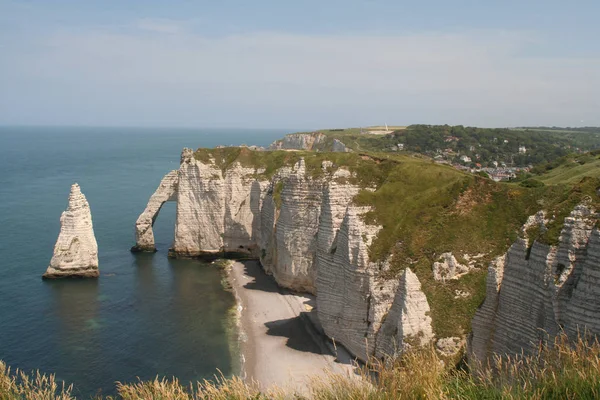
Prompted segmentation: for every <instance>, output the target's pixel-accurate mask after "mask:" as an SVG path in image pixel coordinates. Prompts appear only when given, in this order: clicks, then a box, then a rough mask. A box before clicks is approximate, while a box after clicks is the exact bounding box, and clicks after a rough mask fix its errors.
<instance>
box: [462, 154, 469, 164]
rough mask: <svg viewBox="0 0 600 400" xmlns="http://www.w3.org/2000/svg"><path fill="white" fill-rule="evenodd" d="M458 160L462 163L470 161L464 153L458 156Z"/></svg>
mask: <svg viewBox="0 0 600 400" xmlns="http://www.w3.org/2000/svg"><path fill="white" fill-rule="evenodd" d="M460 161H462V162H464V163H468V162H471V157H467V156H465V155H463V156H460Z"/></svg>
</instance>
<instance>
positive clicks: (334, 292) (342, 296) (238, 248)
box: [136, 139, 432, 360]
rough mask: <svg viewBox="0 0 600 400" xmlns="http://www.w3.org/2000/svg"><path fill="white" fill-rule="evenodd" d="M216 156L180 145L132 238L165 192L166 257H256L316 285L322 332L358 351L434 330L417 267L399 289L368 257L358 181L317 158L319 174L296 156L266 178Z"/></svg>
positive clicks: (308, 286) (145, 228)
mask: <svg viewBox="0 0 600 400" xmlns="http://www.w3.org/2000/svg"><path fill="white" fill-rule="evenodd" d="M315 140H317V139H315ZM219 165H220V164H219V163H218V162H217V160H214V159H209V160H208V161H200V160H197V159H195V157H194V152H193V151H192V150H190V149H184V151H183V153H182V156H181V166H180V168H179V170H178V171H177V176H176V177H175V176H174V174H173V172H171V173H170V174H168V175H167V176H166V177H165V178H164V179H163V182H162V183H161V185H160V186H159V189H158V190H157V192H156V193H155V194H154V195H153V197H152V198H151V200H150V201H149V205H148V206H147V208H146V210H145V211H144V213H143V214H142V215H141V216H140V218H139V219H138V224H136V237H137V238H138V240H139V241H138V243H137V245H136V246H137V247H138V248H146V249H153V248H154V240H153V237H152V236H151V234H149V233H148V232H150V233H151V226H152V222H153V221H154V219H155V218H156V214H157V212H158V211H159V210H160V206H161V205H162V204H163V203H164V201H167V200H169V199H176V200H177V218H176V226H175V240H174V243H173V248H172V251H171V252H170V254H171V255H172V256H176V257H194V256H201V255H204V254H215V253H219V252H244V253H247V254H250V255H253V256H257V257H259V258H260V261H261V264H262V266H263V268H264V270H265V271H266V272H267V273H269V274H272V275H273V277H274V278H275V280H276V281H277V283H278V284H279V285H280V286H283V287H286V288H289V289H292V290H295V291H301V292H310V293H316V294H317V312H318V316H319V320H320V322H321V324H322V326H323V329H324V331H325V333H326V334H327V335H328V336H330V337H331V338H333V339H334V340H335V341H336V342H337V343H340V344H342V345H344V346H345V347H347V348H348V349H349V350H350V351H351V352H352V353H353V354H354V355H355V356H357V357H358V358H360V359H362V360H367V359H368V358H369V357H370V356H372V355H374V354H375V349H376V346H377V343H378V341H380V340H383V341H382V343H386V346H388V347H391V346H397V345H398V344H401V345H402V344H403V343H405V341H404V339H405V336H404V335H410V336H415V335H417V334H418V335H420V337H422V338H423V340H424V341H427V340H429V339H431V337H432V335H431V321H430V319H429V317H428V316H426V313H427V312H428V309H429V306H428V305H427V300H426V299H425V295H424V294H423V293H422V292H421V291H420V284H419V283H418V280H416V276H415V275H414V274H412V272H410V271H408V272H406V273H405V275H404V276H403V277H402V279H401V280H400V282H403V283H401V287H402V288H401V290H402V293H400V292H398V294H397V291H396V289H397V288H398V284H399V282H398V280H395V279H384V278H383V277H382V273H383V272H385V270H386V268H387V263H374V262H371V261H370V260H369V255H368V247H369V246H370V245H371V243H372V241H373V240H374V238H375V237H376V235H377V233H378V232H379V231H380V230H381V227H379V226H374V225H369V224H367V223H365V221H364V218H363V217H364V214H365V213H366V212H367V211H369V208H368V207H358V206H356V205H354V204H352V200H353V198H354V197H355V196H356V194H358V193H359V191H360V190H361V188H359V187H358V186H355V185H353V184H350V183H348V181H349V180H350V179H351V178H352V173H351V172H350V171H349V170H347V169H344V168H339V167H336V166H335V165H334V164H333V163H332V162H330V161H324V162H323V163H322V166H321V171H319V173H318V174H315V173H309V172H307V169H306V164H305V161H304V159H300V160H299V161H298V162H296V163H295V165H292V166H282V167H281V168H279V169H278V170H277V171H275V172H274V173H273V174H272V175H271V176H269V177H268V178H267V177H266V176H265V175H264V170H259V169H256V168H249V167H245V166H242V165H241V164H240V163H239V162H237V161H236V162H233V163H232V164H229V165H227V167H226V168H222V167H220V166H219ZM313 172H314V171H313ZM173 190H174V192H173ZM398 296H400V297H398ZM395 297H396V298H397V299H399V300H397V302H398V305H397V306H396V307H397V308H400V309H399V310H398V311H397V312H394V313H392V314H391V315H389V316H388V318H387V320H386V323H387V324H389V325H390V326H391V327H392V328H391V329H390V333H389V334H386V335H387V336H389V337H387V336H386V337H385V339H381V338H379V337H378V335H379V333H380V327H381V325H382V323H383V321H384V319H385V317H386V315H388V312H389V311H390V307H392V303H394V298H395ZM397 326H401V327H402V330H401V331H400V332H397V331H396V330H395V328H394V327H397Z"/></svg>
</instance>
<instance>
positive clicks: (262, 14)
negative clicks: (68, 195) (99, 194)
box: [0, 0, 600, 129]
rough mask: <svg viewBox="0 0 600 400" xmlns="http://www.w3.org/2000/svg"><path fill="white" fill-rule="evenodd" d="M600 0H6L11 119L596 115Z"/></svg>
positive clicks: (592, 119) (278, 123) (3, 69)
mask: <svg viewBox="0 0 600 400" xmlns="http://www.w3.org/2000/svg"><path fill="white" fill-rule="evenodd" d="M599 16H600V1H597V0H590V1H587V0H571V1H566V0H562V1H555V0H545V1H538V0H518V1H517V0H499V1H496V0H477V1H475V0H471V1H467V0H452V1H448V0H421V1H417V0H412V1H402V0H389V1H388V0H343V1H342V0H295V1H289V0H252V1H250V0H243V1H242V0H210V1H207V0H205V1H200V0H169V1H167V0H161V1H159V0H127V1H125V0H85V1H82V0H52V1H49V0H22V1H17V0H0V125H86V126H153V127H157V126H160V127H232V128H233V127H250V128H297V129H318V128H327V127H330V128H337V127H358V126H368V125H380V124H384V123H387V124H390V125H392V124H393V125H409V124H415V123H426V124H445V123H447V124H453V125H454V124H462V125H469V126H483V127H512V126H539V125H545V126H600V40H599V38H600V23H599V22H598V18H599Z"/></svg>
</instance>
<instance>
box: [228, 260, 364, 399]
mask: <svg viewBox="0 0 600 400" xmlns="http://www.w3.org/2000/svg"><path fill="white" fill-rule="evenodd" d="M229 276H230V282H231V285H232V287H233V289H234V291H235V293H236V296H237V298H238V302H240V306H241V317H240V319H241V321H240V322H241V329H242V337H243V339H242V344H241V350H242V355H243V357H244V362H243V367H242V369H243V371H242V375H243V377H244V378H245V379H246V380H248V381H250V380H255V381H257V382H258V383H259V384H260V385H261V388H262V389H267V388H269V387H271V386H273V385H276V386H278V387H280V388H286V389H289V390H295V391H297V392H300V393H304V394H306V387H307V384H308V382H309V381H310V379H311V376H315V375H321V376H322V375H323V373H324V371H330V372H334V373H342V374H352V373H353V372H352V362H351V360H352V359H351V357H350V356H349V355H348V354H347V352H345V351H344V349H342V348H338V349H337V351H336V353H337V355H334V354H333V352H334V349H333V348H332V346H331V344H329V343H328V342H327V339H326V338H325V337H324V336H323V335H322V334H321V333H320V332H319V329H320V328H319V326H318V322H317V321H316V318H315V315H314V314H316V312H315V311H312V310H313V307H314V303H315V299H314V296H311V295H305V294H302V295H298V294H293V293H291V292H289V291H287V290H285V289H281V288H279V286H277V284H276V283H275V280H274V279H273V278H272V277H271V276H268V275H266V274H265V273H264V272H263V270H262V269H261V267H260V265H259V264H258V262H257V261H243V262H235V263H234V264H233V265H232V267H231V271H230V275H229ZM311 311H312V312H311ZM315 324H317V325H315Z"/></svg>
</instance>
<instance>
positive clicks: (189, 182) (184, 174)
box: [173, 149, 266, 256]
mask: <svg viewBox="0 0 600 400" xmlns="http://www.w3.org/2000/svg"><path fill="white" fill-rule="evenodd" d="M255 174H256V170H255V169H254V168H245V167H242V166H241V165H240V164H239V163H235V164H234V165H232V166H231V167H230V168H228V169H227V170H226V171H225V172H223V171H222V170H221V169H220V168H219V167H217V166H216V165H215V164H214V163H203V162H200V161H198V160H196V159H195V158H194V155H193V152H192V150H190V149H184V152H183V153H182V157H181V166H180V168H179V172H178V189H177V192H178V195H177V213H176V225H175V241H174V243H173V252H174V254H176V255H178V256H199V255H203V254H207V253H218V252H221V251H227V252H231V251H238V252H246V253H251V252H252V251H254V250H255V248H256V244H255V240H254V238H255V236H256V234H255V233H254V232H253V229H255V228H256V227H258V226H260V214H259V209H260V206H261V202H262V197H263V193H264V191H265V189H266V184H265V182H260V181H257V180H256V179H255V177H254V176H255Z"/></svg>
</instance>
